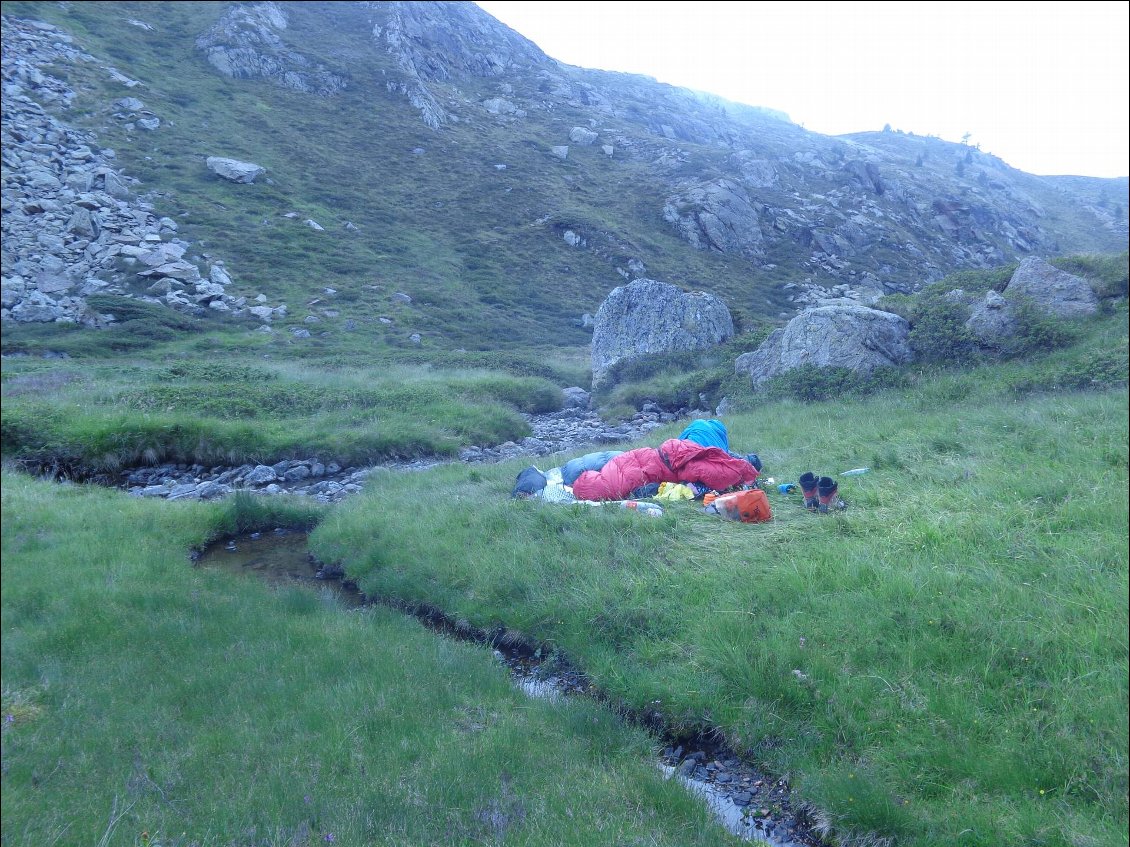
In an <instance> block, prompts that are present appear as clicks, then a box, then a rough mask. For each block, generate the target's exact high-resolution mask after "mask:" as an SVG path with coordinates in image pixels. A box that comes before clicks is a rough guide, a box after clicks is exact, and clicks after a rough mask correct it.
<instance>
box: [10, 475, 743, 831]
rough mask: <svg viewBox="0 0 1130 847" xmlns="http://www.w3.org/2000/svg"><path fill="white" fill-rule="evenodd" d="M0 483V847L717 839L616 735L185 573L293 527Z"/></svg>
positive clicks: (318, 607) (464, 663) (380, 632)
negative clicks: (235, 533) (201, 554)
mask: <svg viewBox="0 0 1130 847" xmlns="http://www.w3.org/2000/svg"><path fill="white" fill-rule="evenodd" d="M235 511H237V512H239V514H238V515H237V514H235V513H234V512H233V511H232V509H230V508H227V507H218V506H204V505H200V504H181V505H179V506H178V505H176V504H155V503H152V502H146V501H140V500H136V499H131V498H129V497H127V496H125V495H123V494H121V493H118V492H111V491H105V490H96V489H88V488H84V487H79V486H70V487H59V486H52V485H48V484H45V483H41V482H37V481H32V480H29V479H27V478H24V477H21V476H18V475H13V474H10V473H5V474H4V476H3V520H4V533H3V558H4V592H3V632H4V638H3V703H2V712H3V715H4V723H3V729H2V732H3V745H4V770H3V791H4V815H3V820H2V823H0V831H2V837H3V841H4V843H5V844H11V845H29V847H30V845H36V847H39V845H47V844H100V845H130V846H131V847H153V845H190V844H191V845H227V844H247V845H279V847H282V845H310V847H312V845H314V844H323V843H327V842H328V841H329V840H330V838H331V836H332V838H333V839H334V841H335V843H338V844H387V845H403V844H419V845H427V844H434V845H441V844H442V845H461V844H467V845H471V844H501V843H506V844H523V845H587V844H592V843H593V838H594V837H595V838H598V839H600V840H601V841H603V842H606V843H616V844H639V845H643V844H647V845H672V847H678V845H690V844H694V845H703V847H706V845H721V844H723V843H732V840H731V839H728V838H727V837H726V836H725V835H724V834H723V833H721V831H720V828H719V827H716V826H713V825H711V824H710V823H709V822H708V815H707V812H706V810H705V808H704V806H703V805H702V804H701V803H699V802H698V801H696V800H694V799H692V798H691V796H690V795H689V794H688V793H687V792H685V791H683V790H682V789H680V788H679V787H678V786H676V785H675V784H674V783H672V782H665V781H664V780H663V779H662V777H661V775H660V774H659V771H658V769H657V768H656V767H655V759H654V756H653V751H652V744H653V743H654V742H652V741H651V740H650V739H649V738H647V737H646V736H644V735H643V734H642V733H641V732H640V731H638V730H635V729H632V728H630V727H625V726H622V725H621V724H619V723H618V722H617V721H616V720H615V719H614V718H612V717H611V716H610V714H609V713H608V712H606V711H603V710H601V709H599V708H598V707H596V706H595V705H593V704H590V703H586V702H563V703H549V702H543V701H532V700H530V699H528V698H527V697H526V696H525V695H523V694H521V693H519V692H517V690H516V689H514V687H513V686H512V685H511V683H510V682H509V680H508V677H507V673H506V671H505V670H504V669H503V668H502V667H501V666H500V665H498V664H497V663H495V662H494V661H493V659H492V658H491V654H490V651H489V650H487V649H485V648H480V647H470V646H467V645H463V644H458V643H454V642H450V641H447V640H444V639H442V638H439V637H437V636H435V635H433V634H431V633H428V632H426V631H425V630H423V629H422V628H421V627H420V626H419V625H417V624H416V623H415V622H414V621H412V620H411V619H408V618H404V617H402V616H400V615H399V614H396V613H393V612H387V611H380V610H377V609H373V608H370V609H367V610H363V611H347V610H346V609H344V608H342V607H340V606H339V605H338V603H337V601H336V600H335V599H333V596H332V595H329V594H321V593H319V592H317V591H316V590H311V589H306V588H301V587H284V588H279V589H271V588H270V587H268V586H267V585H266V584H265V583H261V582H259V581H258V580H254V579H244V578H241V577H239V576H236V575H231V574H227V573H224V572H220V571H208V570H201V569H198V568H194V567H192V566H191V565H190V563H189V560H188V556H187V552H188V550H189V549H190V548H191V547H194V546H197V545H199V544H201V543H202V542H203V541H204V540H205V539H206V538H207V537H209V536H210V535H211V534H213V533H218V532H221V531H225V530H226V529H230V528H232V527H233V526H234V525H235V524H236V523H238V524H239V525H240V526H241V528H243V529H250V528H268V527H271V526H274V525H276V522H279V521H282V522H284V523H299V524H302V523H309V522H310V521H311V520H312V519H313V520H316V519H317V517H318V516H317V515H316V514H313V513H310V512H303V511H301V510H293V509H292V510H290V511H288V510H287V509H286V508H285V507H279V506H274V507H273V508H270V507H264V506H261V505H260V506H257V507H251V506H247V505H244V506H242V507H240V508H238V509H235Z"/></svg>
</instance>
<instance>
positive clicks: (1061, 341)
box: [1003, 299, 1079, 358]
mask: <svg viewBox="0 0 1130 847" xmlns="http://www.w3.org/2000/svg"><path fill="white" fill-rule="evenodd" d="M1014 314H1015V317H1016V334H1015V335H1013V336H1012V338H1010V339H1008V340H1007V341H1006V342H1005V348H1004V351H1003V352H1004V354H1005V356H1006V357H1009V358H1016V357H1018V356H1027V355H1030V354H1032V353H1044V352H1048V351H1051V350H1057V349H1059V348H1060V347H1066V346H1068V345H1069V344H1073V343H1074V342H1075V341H1077V340H1078V339H1079V330H1078V329H1076V328H1075V327H1074V326H1072V325H1071V324H1070V323H1069V322H1068V321H1066V320H1064V319H1063V318H1056V317H1052V316H1051V315H1047V314H1045V313H1044V312H1042V311H1041V310H1040V309H1039V307H1037V306H1036V304H1035V303H1033V302H1032V301H1031V300H1028V299H1021V300H1018V301H1016V303H1015V311H1014Z"/></svg>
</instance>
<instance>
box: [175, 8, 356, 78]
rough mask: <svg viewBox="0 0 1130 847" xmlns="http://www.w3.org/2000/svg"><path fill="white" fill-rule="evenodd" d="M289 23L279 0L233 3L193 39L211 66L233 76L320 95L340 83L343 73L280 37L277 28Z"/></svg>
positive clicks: (283, 27) (282, 29)
mask: <svg viewBox="0 0 1130 847" xmlns="http://www.w3.org/2000/svg"><path fill="white" fill-rule="evenodd" d="M288 23H289V19H288V17H287V13H286V11H285V9H284V6H282V5H280V4H278V3H273V2H269V0H268V2H264V3H256V4H254V5H235V6H232V7H231V8H230V9H229V10H228V11H227V12H226V13H225V14H224V16H223V17H222V18H220V20H218V21H217V22H216V23H215V24H214V25H213V26H212V27H210V28H209V29H208V31H207V32H205V33H203V34H202V35H201V36H200V37H198V38H197V39H196V49H197V50H200V51H201V52H203V53H204V55H205V57H206V58H207V59H208V62H209V64H211V65H212V67H214V68H215V69H216V70H218V71H219V72H220V73H222V74H223V75H224V76H229V77H232V78H233V79H268V80H271V81H272V82H274V83H275V84H276V85H281V86H282V87H283V88H289V89H291V90H293V91H301V92H303V93H305V94H317V95H320V96H322V97H329V96H331V95H333V94H337V93H338V92H339V91H341V90H342V89H343V88H345V87H346V85H347V84H348V79H347V77H346V75H345V74H343V73H340V72H336V71H333V70H331V69H330V68H327V67H326V66H325V65H322V64H320V63H318V62H315V61H313V60H311V59H308V58H306V57H305V56H303V55H302V54H301V53H299V52H298V51H296V50H293V49H291V48H290V47H288V46H287V45H286V44H285V43H284V42H283V40H282V38H280V37H279V34H278V33H279V32H282V31H284V30H286V28H287V25H288Z"/></svg>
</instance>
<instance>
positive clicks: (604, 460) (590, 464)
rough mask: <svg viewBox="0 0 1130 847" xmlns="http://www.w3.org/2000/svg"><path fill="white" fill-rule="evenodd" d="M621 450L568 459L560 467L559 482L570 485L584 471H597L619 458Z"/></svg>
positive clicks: (587, 454)
mask: <svg viewBox="0 0 1130 847" xmlns="http://www.w3.org/2000/svg"><path fill="white" fill-rule="evenodd" d="M622 452H624V451H623V450H604V451H603V452H600V453H586V454H585V455H583V456H579V457H577V458H576V459H570V460H569V461H568V462H566V463H565V464H564V465H562V466H561V482H563V483H564V484H565V485H572V484H573V483H574V482H576V481H577V477H579V476H580V475H581V474H582V473H584V472H585V471H599V470H600V469H601V468H603V467H604V466H605V465H607V464H608V463H609V462H610V461H611V460H612V459H614V458H616V457H617V456H619V455H620V454H621V453H622Z"/></svg>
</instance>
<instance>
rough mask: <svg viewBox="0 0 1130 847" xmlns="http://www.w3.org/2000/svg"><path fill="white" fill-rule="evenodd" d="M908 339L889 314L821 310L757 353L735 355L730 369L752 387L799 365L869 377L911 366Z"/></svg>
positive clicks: (903, 325)
mask: <svg viewBox="0 0 1130 847" xmlns="http://www.w3.org/2000/svg"><path fill="white" fill-rule="evenodd" d="M909 335H910V324H909V323H908V322H907V321H906V320H904V319H903V318H900V317H899V316H898V315H894V314H891V313H890V312H880V311H878V310H876V309H869V308H867V307H866V306H857V305H850V304H844V305H837V306H820V307H818V308H815V309H809V310H808V311H805V312H801V314H799V315H797V316H796V317H795V318H793V319H792V320H791V321H789V323H788V324H787V325H786V326H784V327H783V328H781V329H777V330H774V331H773V333H772V334H771V335H770V336H769V337H768V338H767V339H765V341H764V342H763V343H762V344H761V346H760V347H758V348H757V350H755V351H753V352H752V353H745V354H743V355H741V356H739V357H738V358H737V359H736V360H735V362H734V370H735V372H736V373H738V374H739V375H747V376H748V377H749V380H750V384H751V385H752V386H753V387H754V388H759V387H760V386H762V385H764V384H765V383H766V382H768V381H769V380H770V379H772V378H773V377H775V376H777V375H778V374H782V373H785V372H786V371H790V370H792V369H794V368H798V367H801V366H802V365H814V366H816V367H819V368H848V369H849V370H852V371H856V372H859V373H870V372H872V371H874V370H875V369H876V368H881V367H897V366H900V365H906V364H909V363H910V361H911V360H912V358H913V354H912V352H911V349H910V345H909V342H908V338H909Z"/></svg>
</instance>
